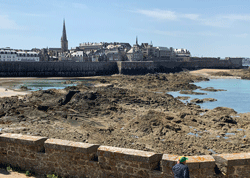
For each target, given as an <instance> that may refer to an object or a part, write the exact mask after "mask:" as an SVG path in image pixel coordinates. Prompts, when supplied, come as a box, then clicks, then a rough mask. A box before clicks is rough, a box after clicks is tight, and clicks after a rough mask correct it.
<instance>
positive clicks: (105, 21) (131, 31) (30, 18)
mask: <svg viewBox="0 0 250 178" xmlns="http://www.w3.org/2000/svg"><path fill="white" fill-rule="evenodd" d="M249 8H250V1H249V0H234V1H233V0H175V1H168V0H154V1H152V0H126V1H121V0H120V1H118V0H106V1H104V0H88V1H87V0H71V1H65V0H60V1H59V0H43V1H41V0H39V1H38V0H32V1H31V0H1V1H0V47H7V46H8V47H11V48H18V49H31V48H33V47H37V48H44V47H47V46H48V47H60V38H61V35H62V23H63V18H65V21H66V30H67V37H68V41H69V47H70V48H71V47H75V46H78V45H79V43H82V42H103V41H104V42H114V41H116V42H129V43H130V44H131V45H132V44H134V43H135V38H136V35H138V38H139V43H142V42H144V43H150V42H151V40H152V42H153V44H154V46H166V47H174V48H186V49H188V50H190V52H191V54H192V55H193V56H204V57H205V56H209V57H226V56H232V57H236V56H242V57H250V54H249V53H250V50H249V47H250V11H249Z"/></svg>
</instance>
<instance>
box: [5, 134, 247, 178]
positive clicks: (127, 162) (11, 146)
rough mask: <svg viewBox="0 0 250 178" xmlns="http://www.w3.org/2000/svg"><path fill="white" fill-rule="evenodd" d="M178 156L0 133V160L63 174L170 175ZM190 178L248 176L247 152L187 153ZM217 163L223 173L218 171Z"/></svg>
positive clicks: (156, 177)
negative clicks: (197, 154)
mask: <svg viewBox="0 0 250 178" xmlns="http://www.w3.org/2000/svg"><path fill="white" fill-rule="evenodd" d="M177 158H178V156H177V155H169V154H157V153H153V152H146V151H139V150H133V149H125V148H117V147H110V146H100V145H96V144H88V143H80V142H72V141H66V140H59V139H48V138H45V137H37V136H25V135H20V134H9V133H4V134H1V135H0V163H1V164H4V165H11V166H13V167H19V168H21V169H23V170H26V171H33V172H36V173H39V174H45V175H46V174H52V173H57V174H58V175H60V176H63V177H95V178H98V177H99V178H108V177H117V178H131V177H132V178H133V177H134V178H135V177H140V178H142V177H143V178H172V177H173V175H172V171H171V168H172V166H173V165H175V164H176V160H177ZM188 158H189V159H188V161H187V165H188V167H189V170H190V177H191V178H213V177H228V178H229V177H230V178H231V177H242V178H246V177H250V174H249V173H250V153H237V154H221V155H212V156H211V155H204V156H189V157H188ZM217 165H218V166H219V167H220V168H221V170H222V171H223V172H224V174H221V173H219V171H218V168H217Z"/></svg>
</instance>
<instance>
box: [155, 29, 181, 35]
mask: <svg viewBox="0 0 250 178" xmlns="http://www.w3.org/2000/svg"><path fill="white" fill-rule="evenodd" d="M153 33H155V34H158V35H167V36H180V35H181V34H182V32H177V31H161V30H155V31H154V32H153Z"/></svg>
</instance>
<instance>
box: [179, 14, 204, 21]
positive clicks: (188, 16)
mask: <svg viewBox="0 0 250 178" xmlns="http://www.w3.org/2000/svg"><path fill="white" fill-rule="evenodd" d="M180 16H181V17H183V18H186V19H190V20H199V17H200V15H199V14H183V15H180Z"/></svg>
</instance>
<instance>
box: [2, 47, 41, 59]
mask: <svg viewBox="0 0 250 178" xmlns="http://www.w3.org/2000/svg"><path fill="white" fill-rule="evenodd" d="M0 61H34V62H38V61H39V54H38V53H37V52H25V51H15V50H13V49H10V48H5V49H0Z"/></svg>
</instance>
